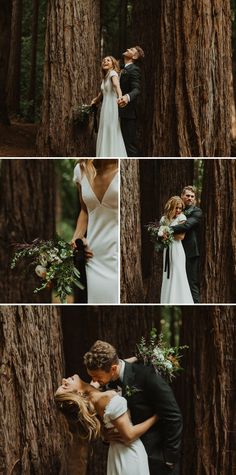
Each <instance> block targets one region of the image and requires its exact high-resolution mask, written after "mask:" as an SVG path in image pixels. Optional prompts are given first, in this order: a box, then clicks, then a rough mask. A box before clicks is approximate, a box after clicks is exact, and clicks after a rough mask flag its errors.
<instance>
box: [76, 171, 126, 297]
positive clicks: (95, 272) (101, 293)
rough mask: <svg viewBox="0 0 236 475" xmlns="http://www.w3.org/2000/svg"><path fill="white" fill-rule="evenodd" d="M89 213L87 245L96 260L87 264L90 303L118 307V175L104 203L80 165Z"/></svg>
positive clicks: (83, 195)
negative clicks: (115, 305)
mask: <svg viewBox="0 0 236 475" xmlns="http://www.w3.org/2000/svg"><path fill="white" fill-rule="evenodd" d="M74 181H75V182H76V183H80V185H81V193H82V198H83V201H84V203H85V205H86V207H87V211H88V227H87V241H88V246H89V248H90V249H91V250H92V252H93V257H92V258H91V259H88V261H87V264H86V275H87V287H88V303H118V173H116V175H115V176H114V177H113V179H112V181H111V182H110V184H109V186H108V188H107V190H106V191H105V193H104V195H103V198H102V200H101V201H99V199H98V198H97V196H96V194H95V192H94V191H93V188H92V186H91V184H90V182H89V180H88V178H87V176H86V174H85V173H81V169H80V165H79V164H77V165H76V167H75V169H74Z"/></svg>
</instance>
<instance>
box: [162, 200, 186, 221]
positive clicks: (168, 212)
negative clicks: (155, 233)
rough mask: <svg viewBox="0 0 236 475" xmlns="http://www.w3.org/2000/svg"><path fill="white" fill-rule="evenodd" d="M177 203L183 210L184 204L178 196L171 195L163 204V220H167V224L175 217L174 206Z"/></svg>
mask: <svg viewBox="0 0 236 475" xmlns="http://www.w3.org/2000/svg"><path fill="white" fill-rule="evenodd" d="M178 205H179V206H181V207H182V211H183V210H184V208H185V206H184V202H183V200H182V199H181V198H180V196H171V198H170V199H169V200H168V201H167V203H166V204H165V208H164V216H165V218H166V219H165V221H166V222H167V224H169V223H170V222H171V220H172V219H173V218H174V217H175V210H176V206H178Z"/></svg>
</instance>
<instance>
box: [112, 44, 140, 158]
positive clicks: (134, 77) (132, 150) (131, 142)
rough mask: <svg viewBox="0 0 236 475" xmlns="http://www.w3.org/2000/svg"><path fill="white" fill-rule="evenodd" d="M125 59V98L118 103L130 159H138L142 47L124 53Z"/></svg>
mask: <svg viewBox="0 0 236 475" xmlns="http://www.w3.org/2000/svg"><path fill="white" fill-rule="evenodd" d="M123 58H124V69H123V70H122V71H121V76H120V87H121V90H122V94H123V96H122V97H120V98H119V99H118V101H117V102H118V106H119V114H120V125H121V132H122V135H123V139H124V142H125V148H126V152H127V155H128V157H138V156H139V154H138V149H137V144H136V132H137V97H138V96H139V94H140V92H141V71H140V68H139V66H137V64H136V62H137V61H138V60H141V59H143V58H144V52H143V50H142V48H140V46H133V47H132V48H128V49H127V50H126V51H125V52H124V53H123Z"/></svg>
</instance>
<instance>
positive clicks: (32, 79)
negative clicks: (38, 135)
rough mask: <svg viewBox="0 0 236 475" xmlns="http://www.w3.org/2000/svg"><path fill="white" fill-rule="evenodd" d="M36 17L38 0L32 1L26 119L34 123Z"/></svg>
mask: <svg viewBox="0 0 236 475" xmlns="http://www.w3.org/2000/svg"><path fill="white" fill-rule="evenodd" d="M38 15H39V0H33V13H32V40H31V41H32V49H31V64H30V82H29V92H28V101H29V108H28V114H27V115H28V117H29V120H30V121H32V122H34V116H35V87H36V64H37V43H38Z"/></svg>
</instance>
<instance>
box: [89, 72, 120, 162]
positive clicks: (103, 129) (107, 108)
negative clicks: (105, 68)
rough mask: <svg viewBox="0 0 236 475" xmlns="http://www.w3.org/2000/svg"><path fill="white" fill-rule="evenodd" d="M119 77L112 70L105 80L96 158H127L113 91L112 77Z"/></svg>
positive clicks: (102, 87)
mask: <svg viewBox="0 0 236 475" xmlns="http://www.w3.org/2000/svg"><path fill="white" fill-rule="evenodd" d="M113 76H117V77H118V74H117V72H116V71H114V70H112V71H110V72H109V73H108V75H107V76H106V77H105V78H104V79H103V81H102V85H101V91H102V95H103V100H102V108H101V113H100V120H99V129H98V136H97V145H96V157H127V153H126V149H125V144H124V140H123V137H122V133H121V128H120V119H119V110H118V104H117V96H116V93H115V91H114V89H113V84H112V79H111V78H112V77H113Z"/></svg>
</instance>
